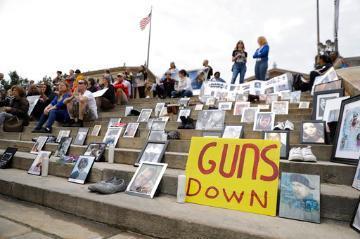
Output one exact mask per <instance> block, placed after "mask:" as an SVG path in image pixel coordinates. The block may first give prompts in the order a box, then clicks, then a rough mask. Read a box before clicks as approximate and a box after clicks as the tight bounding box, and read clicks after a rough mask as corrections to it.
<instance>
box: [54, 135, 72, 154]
mask: <svg viewBox="0 0 360 239" xmlns="http://www.w3.org/2000/svg"><path fill="white" fill-rule="evenodd" d="M71 141H72V138H71V137H62V138H61V140H60V143H59V145H58V148H57V150H56V151H55V154H54V156H55V157H63V156H65V155H67V152H68V151H69V148H70V145H71Z"/></svg>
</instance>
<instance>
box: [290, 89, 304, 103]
mask: <svg viewBox="0 0 360 239" xmlns="http://www.w3.org/2000/svg"><path fill="white" fill-rule="evenodd" d="M300 99H301V91H293V92H291V95H290V103H292V104H294V103H299V102H300Z"/></svg>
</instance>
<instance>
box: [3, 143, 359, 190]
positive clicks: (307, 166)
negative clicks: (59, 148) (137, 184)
mask: <svg viewBox="0 0 360 239" xmlns="http://www.w3.org/2000/svg"><path fill="white" fill-rule="evenodd" d="M3 143H4V141H3V142H1V145H2V146H1V147H4V149H5V148H6V147H8V146H10V145H12V146H13V147H17V148H18V150H19V151H20V152H19V151H18V153H16V155H15V156H16V157H19V158H25V159H27V158H30V159H32V160H33V159H34V158H35V155H32V154H29V153H28V152H30V148H31V145H29V144H26V143H21V142H13V143H12V144H9V145H4V144H3ZM8 143H10V142H9V141H8ZM3 145H4V146H3ZM55 147H56V145H55V144H47V145H46V147H45V150H49V151H52V152H54V151H55ZM71 148H74V151H73V152H76V153H75V155H80V154H82V152H84V151H85V146H72V147H71ZM75 148H77V149H75ZM21 152H24V155H23V154H21ZM139 152H140V150H130V149H125V148H117V149H115V163H116V164H126V165H134V163H135V162H136V160H137V157H138V155H139ZM105 156H107V153H105ZM32 160H30V161H32ZM186 161H187V154H185V153H176V152H166V153H165V155H164V158H163V162H164V163H167V164H168V168H169V169H180V170H184V169H185V167H186ZM26 162H27V161H26ZM30 165H31V163H30V162H27V165H26V166H23V167H22V169H26V168H29V167H30ZM280 171H281V172H294V173H304V174H315V175H320V180H321V182H322V183H332V184H342V185H349V186H350V185H352V182H353V179H354V175H355V172H356V166H354V165H345V164H338V163H333V162H328V161H318V162H317V163H305V162H292V161H288V160H280Z"/></svg>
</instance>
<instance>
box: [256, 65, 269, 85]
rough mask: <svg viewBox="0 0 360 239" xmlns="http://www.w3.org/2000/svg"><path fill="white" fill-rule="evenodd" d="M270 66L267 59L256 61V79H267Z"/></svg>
mask: <svg viewBox="0 0 360 239" xmlns="http://www.w3.org/2000/svg"><path fill="white" fill-rule="evenodd" d="M267 68H268V61H267V60H261V61H256V64H255V79H256V80H262V81H264V80H266V71H267Z"/></svg>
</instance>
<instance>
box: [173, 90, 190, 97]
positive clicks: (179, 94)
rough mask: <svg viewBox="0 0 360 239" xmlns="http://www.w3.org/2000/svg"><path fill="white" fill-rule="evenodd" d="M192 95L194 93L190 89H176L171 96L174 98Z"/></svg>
mask: <svg viewBox="0 0 360 239" xmlns="http://www.w3.org/2000/svg"><path fill="white" fill-rule="evenodd" d="M191 96H193V93H192V92H191V91H190V90H181V91H176V90H174V91H173V92H171V97H173V98H176V97H191Z"/></svg>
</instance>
